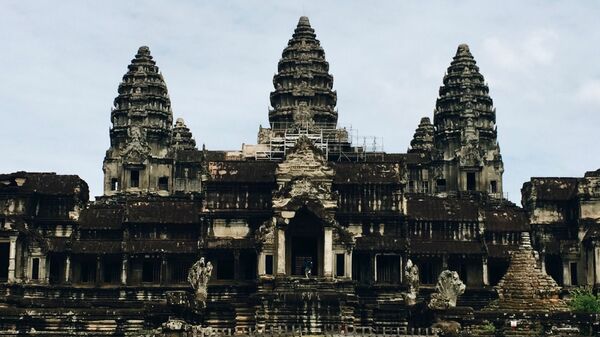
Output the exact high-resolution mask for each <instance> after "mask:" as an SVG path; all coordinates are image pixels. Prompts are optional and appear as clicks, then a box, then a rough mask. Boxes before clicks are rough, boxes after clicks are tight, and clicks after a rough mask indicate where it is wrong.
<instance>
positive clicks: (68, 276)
mask: <svg viewBox="0 0 600 337" xmlns="http://www.w3.org/2000/svg"><path fill="white" fill-rule="evenodd" d="M65 283H71V255H70V254H67V256H66V257H65Z"/></svg>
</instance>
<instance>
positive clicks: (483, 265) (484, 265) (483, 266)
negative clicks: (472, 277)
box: [481, 256, 490, 286]
mask: <svg viewBox="0 0 600 337" xmlns="http://www.w3.org/2000/svg"><path fill="white" fill-rule="evenodd" d="M481 272H482V275H481V276H482V277H483V280H482V281H483V285H484V286H487V285H490V281H489V279H488V261H487V257H485V256H484V257H483V258H482V263H481Z"/></svg>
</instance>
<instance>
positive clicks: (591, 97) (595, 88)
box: [575, 80, 600, 106]
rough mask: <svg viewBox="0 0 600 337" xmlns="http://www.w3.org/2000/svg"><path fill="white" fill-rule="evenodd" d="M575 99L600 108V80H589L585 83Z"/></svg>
mask: <svg viewBox="0 0 600 337" xmlns="http://www.w3.org/2000/svg"><path fill="white" fill-rule="evenodd" d="M575 97H577V99H578V100H579V101H580V102H581V103H584V104H591V105H597V106H600V80H588V81H586V82H584V83H583V84H582V85H581V86H580V87H579V89H577V93H576V94H575Z"/></svg>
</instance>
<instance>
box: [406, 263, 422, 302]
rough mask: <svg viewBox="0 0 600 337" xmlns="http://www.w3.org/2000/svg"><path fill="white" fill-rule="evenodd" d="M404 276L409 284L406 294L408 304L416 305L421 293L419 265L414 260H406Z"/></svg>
mask: <svg viewBox="0 0 600 337" xmlns="http://www.w3.org/2000/svg"><path fill="white" fill-rule="evenodd" d="M404 277H405V278H406V283H407V284H408V292H407V294H406V296H405V299H406V304H407V305H415V304H416V303H417V295H418V294H419V286H420V280H419V267H417V265H416V264H414V263H413V262H412V260H410V259H409V260H408V261H406V266H405V267H404Z"/></svg>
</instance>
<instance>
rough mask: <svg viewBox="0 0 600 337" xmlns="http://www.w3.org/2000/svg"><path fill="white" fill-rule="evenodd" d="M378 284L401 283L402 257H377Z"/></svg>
mask: <svg viewBox="0 0 600 337" xmlns="http://www.w3.org/2000/svg"><path fill="white" fill-rule="evenodd" d="M377 282H379V283H387V284H399V283H400V255H377Z"/></svg>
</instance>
